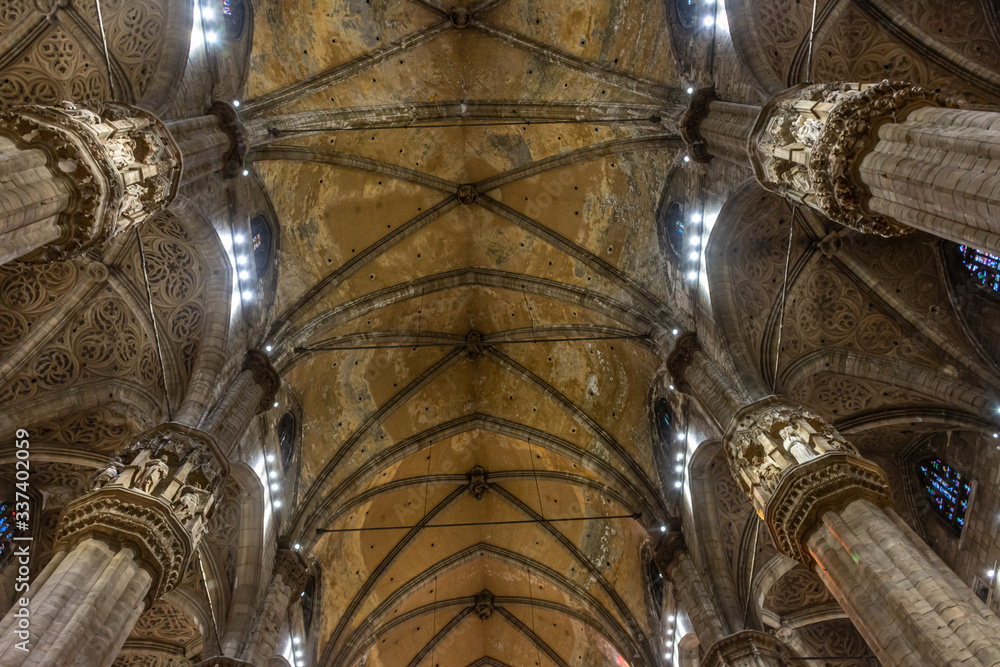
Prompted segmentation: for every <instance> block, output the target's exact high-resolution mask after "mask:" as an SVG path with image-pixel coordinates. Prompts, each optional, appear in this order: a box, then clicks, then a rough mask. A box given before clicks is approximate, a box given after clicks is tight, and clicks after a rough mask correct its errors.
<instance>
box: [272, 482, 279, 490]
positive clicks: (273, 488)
mask: <svg viewBox="0 0 1000 667" xmlns="http://www.w3.org/2000/svg"><path fill="white" fill-rule="evenodd" d="M280 488H281V485H280V484H278V483H277V482H275V483H274V484H272V485H271V490H272V491H277V490H278V489H280Z"/></svg>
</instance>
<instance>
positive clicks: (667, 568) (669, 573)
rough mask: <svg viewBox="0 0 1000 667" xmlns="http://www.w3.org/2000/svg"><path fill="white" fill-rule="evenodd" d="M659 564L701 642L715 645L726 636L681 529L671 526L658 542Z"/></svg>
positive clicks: (705, 644)
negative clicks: (689, 553)
mask: <svg viewBox="0 0 1000 667" xmlns="http://www.w3.org/2000/svg"><path fill="white" fill-rule="evenodd" d="M654 557H655V559H656V564H657V566H658V567H659V568H660V571H661V572H663V574H664V576H665V577H666V578H667V579H668V580H669V581H670V583H671V584H672V585H673V587H674V591H675V594H676V596H677V601H678V602H679V603H680V606H681V607H683V608H684V611H686V612H687V615H688V618H689V619H690V620H691V627H692V628H693V629H694V633H695V634H696V635H697V636H698V643H699V644H701V645H702V646H705V647H710V646H713V645H714V644H715V643H716V642H718V641H719V640H720V639H722V638H723V637H725V636H726V631H725V630H724V629H723V627H722V621H721V620H720V619H719V615H718V614H717V613H716V610H715V605H714V604H713V603H712V596H711V595H710V594H709V592H708V589H707V588H706V587H705V584H704V582H703V581H702V580H701V575H700V574H699V573H698V568H697V567H695V564H694V561H692V560H691V556H690V555H688V551H687V545H686V544H685V543H684V534H683V533H682V532H681V529H680V526H677V525H675V526H671V527H670V528H669V530H668V532H666V533H665V534H663V535H661V536H660V537H659V539H658V540H657V542H656V551H655V552H654Z"/></svg>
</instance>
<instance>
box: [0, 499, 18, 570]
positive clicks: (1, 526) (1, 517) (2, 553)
mask: <svg viewBox="0 0 1000 667" xmlns="http://www.w3.org/2000/svg"><path fill="white" fill-rule="evenodd" d="M14 511H15V509H14V503H12V502H4V503H0V572H2V571H3V569H4V568H5V567H6V566H7V561H9V560H10V556H11V554H12V553H13V544H12V543H11V539H13V537H14Z"/></svg>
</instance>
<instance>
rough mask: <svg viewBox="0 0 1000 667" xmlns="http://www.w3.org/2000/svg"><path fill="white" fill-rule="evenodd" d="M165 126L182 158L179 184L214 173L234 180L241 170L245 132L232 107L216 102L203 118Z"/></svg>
mask: <svg viewBox="0 0 1000 667" xmlns="http://www.w3.org/2000/svg"><path fill="white" fill-rule="evenodd" d="M166 126H167V128H169V129H170V133H171V134H172V135H173V137H174V140H175V141H177V145H178V146H179V147H180V150H181V155H183V156H184V175H183V177H182V179H181V183H182V184H187V183H194V182H196V181H199V180H201V179H203V178H205V177H206V176H210V175H212V174H216V173H221V174H222V175H223V176H225V177H233V176H236V175H237V174H238V173H239V172H240V171H242V169H243V160H244V157H245V156H246V152H247V144H246V133H245V131H244V129H243V126H242V124H241V123H240V121H239V118H238V116H237V114H236V110H235V109H234V108H233V107H232V106H231V105H229V104H227V103H225V102H215V103H214V104H213V105H212V107H211V108H210V109H209V113H208V114H206V115H204V116H196V117H194V118H183V119H180V120H169V121H167V122H166Z"/></svg>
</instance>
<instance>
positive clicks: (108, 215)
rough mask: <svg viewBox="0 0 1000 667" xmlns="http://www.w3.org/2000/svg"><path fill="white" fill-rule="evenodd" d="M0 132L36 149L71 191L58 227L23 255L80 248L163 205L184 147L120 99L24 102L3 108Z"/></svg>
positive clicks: (59, 254)
mask: <svg viewBox="0 0 1000 667" xmlns="http://www.w3.org/2000/svg"><path fill="white" fill-rule="evenodd" d="M0 135H2V136H4V137H7V138H8V139H10V140H11V141H13V143H14V145H15V146H17V148H18V149H21V150H31V149H37V150H41V151H43V152H44V153H45V154H46V155H47V156H48V158H49V168H50V169H52V170H53V171H54V172H55V173H56V175H57V176H59V177H61V178H62V179H63V180H64V182H65V183H66V184H67V185H68V186H69V188H70V189H71V191H72V192H73V193H74V196H73V198H72V201H71V203H70V204H69V206H68V207H67V209H66V210H64V211H62V212H61V213H60V214H59V216H58V225H59V228H60V231H61V235H60V237H59V238H58V239H56V240H55V241H52V242H51V243H48V244H46V245H44V246H42V247H41V248H39V249H38V250H37V251H36V252H33V253H31V254H29V255H26V256H25V257H24V259H25V260H27V261H39V262H49V261H54V260H60V259H66V258H68V257H71V256H74V255H77V254H80V253H81V252H83V251H84V250H86V249H87V248H89V247H91V246H93V245H96V244H99V243H102V242H104V241H106V240H107V239H109V238H111V237H112V236H114V235H115V234H117V233H119V232H121V231H123V230H126V229H129V228H131V227H134V226H136V225H138V224H139V223H141V222H143V221H144V220H146V219H147V218H149V217H150V216H152V215H154V214H155V213H158V212H159V211H161V210H163V209H164V208H165V207H166V206H167V204H169V203H170V202H171V200H173V198H174V195H176V193H177V188H178V186H179V184H180V177H181V152H180V149H179V148H178V147H177V144H176V142H174V140H173V138H172V137H171V135H170V131H169V130H168V129H167V126H166V125H164V124H163V122H162V121H161V120H160V119H159V118H157V117H156V116H155V115H153V114H152V113H150V112H148V111H145V110H144V109H140V108H138V107H133V106H130V105H127V104H120V103H100V102H90V103H88V104H87V105H86V106H82V105H81V106H76V105H74V104H72V103H70V102H63V103H62V105H61V106H58V107H46V106H39V105H21V106H16V107H12V108H10V109H8V110H7V111H5V112H3V113H2V114H0Z"/></svg>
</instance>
